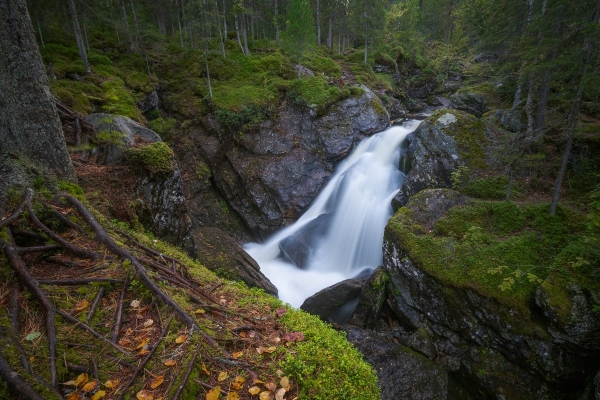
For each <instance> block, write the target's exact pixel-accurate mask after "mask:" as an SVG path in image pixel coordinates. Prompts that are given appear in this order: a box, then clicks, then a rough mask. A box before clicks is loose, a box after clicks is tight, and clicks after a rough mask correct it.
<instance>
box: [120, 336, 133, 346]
mask: <svg viewBox="0 0 600 400" xmlns="http://www.w3.org/2000/svg"><path fill="white" fill-rule="evenodd" d="M130 344H131V340H130V339H129V338H126V337H124V338H122V339H121V340H119V345H121V346H129V345H130Z"/></svg>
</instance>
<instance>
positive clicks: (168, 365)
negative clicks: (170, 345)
mask: <svg viewBox="0 0 600 400" xmlns="http://www.w3.org/2000/svg"><path fill="white" fill-rule="evenodd" d="M175 364H177V361H175V360H167V361H165V365H166V366H167V367H172V366H174V365H175Z"/></svg>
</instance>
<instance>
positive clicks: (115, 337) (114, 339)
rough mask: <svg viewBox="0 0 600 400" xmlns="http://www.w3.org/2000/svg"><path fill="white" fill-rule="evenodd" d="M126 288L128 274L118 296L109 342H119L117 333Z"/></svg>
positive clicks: (119, 330)
mask: <svg viewBox="0 0 600 400" xmlns="http://www.w3.org/2000/svg"><path fill="white" fill-rule="evenodd" d="M127 286H129V274H128V275H127V277H126V278H125V284H124V285H123V290H121V295H120V296H119V303H118V304H117V311H116V312H115V324H114V326H113V331H112V335H110V341H111V342H113V343H117V340H119V333H121V319H122V318H123V303H124V302H125V293H126V292H127Z"/></svg>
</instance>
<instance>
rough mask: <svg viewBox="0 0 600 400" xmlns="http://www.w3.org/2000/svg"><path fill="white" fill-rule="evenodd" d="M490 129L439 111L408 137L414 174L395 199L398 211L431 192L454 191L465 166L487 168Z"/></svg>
mask: <svg viewBox="0 0 600 400" xmlns="http://www.w3.org/2000/svg"><path fill="white" fill-rule="evenodd" d="M486 129H487V127H486V125H485V123H484V122H483V121H481V120H479V119H476V118H475V117H473V116H472V115H469V114H466V113H464V112H462V111H457V110H438V111H436V112H435V113H434V114H433V115H432V116H431V117H429V118H427V119H426V120H425V121H424V122H423V123H421V125H419V127H418V128H417V129H416V130H415V131H414V132H413V133H411V134H410V135H409V136H408V138H407V139H408V143H409V144H408V152H407V156H406V157H407V158H408V159H409V161H410V162H409V163H410V166H411V167H410V170H409V171H408V174H407V176H406V179H405V180H404V182H403V184H402V188H401V189H400V191H399V192H398V194H397V195H396V196H395V197H394V200H393V203H392V204H393V206H394V208H396V209H397V208H398V207H401V206H403V205H405V204H406V203H407V202H408V199H409V198H410V197H411V196H413V195H415V194H417V193H419V192H420V191H421V190H424V189H427V188H448V187H451V185H452V181H451V174H452V172H454V171H456V170H457V169H458V168H459V167H461V166H468V167H470V168H471V169H477V168H481V167H484V166H485V165H486V161H487V155H486V149H485V144H486Z"/></svg>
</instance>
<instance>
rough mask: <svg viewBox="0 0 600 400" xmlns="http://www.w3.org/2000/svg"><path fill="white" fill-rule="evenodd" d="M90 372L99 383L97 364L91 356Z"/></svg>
mask: <svg viewBox="0 0 600 400" xmlns="http://www.w3.org/2000/svg"><path fill="white" fill-rule="evenodd" d="M92 371H93V373H94V378H96V380H97V381H99V380H100V379H98V363H96V357H95V356H92Z"/></svg>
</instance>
